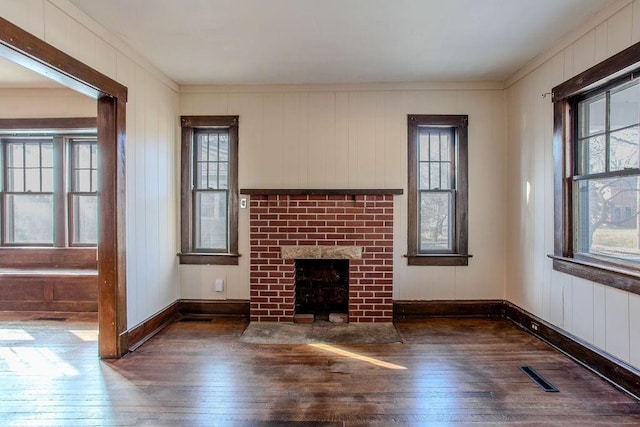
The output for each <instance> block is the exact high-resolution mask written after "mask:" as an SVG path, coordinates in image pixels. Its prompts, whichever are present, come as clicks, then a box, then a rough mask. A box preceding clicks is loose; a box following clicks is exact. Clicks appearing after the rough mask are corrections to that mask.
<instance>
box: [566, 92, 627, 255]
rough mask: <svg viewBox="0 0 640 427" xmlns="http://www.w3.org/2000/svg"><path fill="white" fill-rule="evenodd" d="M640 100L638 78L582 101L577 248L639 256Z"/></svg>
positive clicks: (578, 141) (579, 106) (576, 180)
mask: <svg viewBox="0 0 640 427" xmlns="http://www.w3.org/2000/svg"><path fill="white" fill-rule="evenodd" d="M639 103H640V85H639V84H638V82H637V81H632V82H625V83H622V84H618V85H615V86H613V87H610V88H608V89H605V90H603V91H599V92H597V93H595V94H592V95H589V96H588V97H586V98H585V99H582V100H579V101H577V133H578V135H577V138H576V148H575V150H576V154H577V162H576V166H577V167H576V169H577V170H576V175H575V176H574V177H573V180H574V185H575V190H574V191H575V195H576V207H577V209H575V212H574V215H575V224H576V227H577V229H576V252H578V253H585V254H595V255H603V256H608V257H614V258H619V259H623V260H627V261H634V262H639V261H640V241H639V235H640V228H639V227H638V203H639V201H640V199H639V198H638V191H639V189H640V186H639V182H638V178H639V176H640V169H639V164H638V159H639V157H638V141H639V139H638V137H639V133H638V127H639V125H640V108H639ZM623 212H624V215H623Z"/></svg>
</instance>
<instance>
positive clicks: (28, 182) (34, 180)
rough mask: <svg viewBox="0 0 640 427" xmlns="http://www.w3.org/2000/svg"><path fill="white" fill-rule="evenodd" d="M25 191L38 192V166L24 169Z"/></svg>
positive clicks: (39, 189)
mask: <svg viewBox="0 0 640 427" xmlns="http://www.w3.org/2000/svg"><path fill="white" fill-rule="evenodd" d="M24 189H25V191H33V192H36V193H38V192H40V191H41V187H40V168H34V169H26V170H25V188H24Z"/></svg>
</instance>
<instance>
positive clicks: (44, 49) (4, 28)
mask: <svg viewBox="0 0 640 427" xmlns="http://www.w3.org/2000/svg"><path fill="white" fill-rule="evenodd" d="M0 56H3V57H5V58H7V59H9V60H11V61H13V62H15V63H17V64H20V65H24V66H26V67H27V68H29V69H31V70H33V71H35V72H37V73H40V74H42V75H44V76H46V77H48V78H50V79H52V80H55V81H57V82H59V83H61V84H63V85H64V86H67V87H70V88H72V89H74V90H77V91H79V92H82V93H84V94H86V95H88V96H91V97H93V98H97V97H98V96H99V94H104V95H108V96H111V97H114V98H118V99H119V100H120V101H122V102H126V101H127V88H126V87H125V86H123V85H121V84H120V83H118V82H116V81H115V80H113V79H111V78H110V77H107V76H106V75H104V74H102V73H100V72H98V71H96V70H94V69H93V68H91V67H89V66H87V65H85V64H83V63H82V62H80V61H78V60H77V59H75V58H73V57H71V56H69V55H67V54H66V53H64V52H62V51H61V50H58V49H56V48H54V47H53V46H51V45H50V44H48V43H46V42H45V41H43V40H41V39H39V38H38V37H36V36H34V35H32V34H29V33H28V32H26V31H24V30H23V29H22V28H20V27H18V26H17V25H14V24H13V23H11V22H9V21H7V20H6V19H4V18H2V17H0Z"/></svg>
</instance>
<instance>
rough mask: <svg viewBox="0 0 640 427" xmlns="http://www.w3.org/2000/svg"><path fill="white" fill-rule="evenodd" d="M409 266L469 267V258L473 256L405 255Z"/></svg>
mask: <svg viewBox="0 0 640 427" xmlns="http://www.w3.org/2000/svg"><path fill="white" fill-rule="evenodd" d="M405 257H406V258H407V265H418V266H420V265H422V266H425V265H444V266H450V267H451V266H454V267H455V266H465V265H469V258H472V257H473V255H469V254H467V255H459V254H428V255H426V254H425V255H405Z"/></svg>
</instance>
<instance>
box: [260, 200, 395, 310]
mask: <svg viewBox="0 0 640 427" xmlns="http://www.w3.org/2000/svg"><path fill="white" fill-rule="evenodd" d="M250 209H251V211H250V227H251V235H250V240H251V273H250V280H251V285H250V300H251V320H252V321H261V322H267V321H271V322H292V321H293V316H294V299H295V289H294V286H295V271H294V259H293V258H292V257H291V254H292V253H294V254H298V255H295V256H299V257H305V258H306V257H308V258H313V257H321V258H348V259H349V313H348V314H349V321H350V322H391V321H392V315H393V313H392V311H393V301H392V292H393V195H391V194H384V195H379V194H374V195H366V194H365V195H290V194H269V195H267V194H252V195H251V202H250ZM319 246H320V247H323V248H324V249H325V250H322V249H323V248H320V249H317V247H319ZM330 247H333V248H330ZM336 247H349V248H345V250H344V251H341V250H340V248H336ZM292 251H293V252H292ZM360 251H361V253H360ZM283 252H284V256H283ZM354 253H355V254H356V255H355V256H354ZM305 254H310V255H305ZM315 254H319V255H315ZM357 255H360V257H358V256H357Z"/></svg>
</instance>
